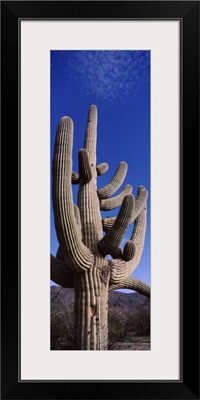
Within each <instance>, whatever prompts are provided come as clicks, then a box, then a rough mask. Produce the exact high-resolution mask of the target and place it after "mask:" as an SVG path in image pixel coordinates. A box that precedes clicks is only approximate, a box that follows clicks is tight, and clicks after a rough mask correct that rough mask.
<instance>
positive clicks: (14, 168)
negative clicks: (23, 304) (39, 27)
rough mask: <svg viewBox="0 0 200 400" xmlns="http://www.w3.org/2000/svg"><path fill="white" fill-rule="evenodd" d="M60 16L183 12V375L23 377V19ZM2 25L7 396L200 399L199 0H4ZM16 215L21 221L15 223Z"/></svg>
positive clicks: (164, 15)
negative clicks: (20, 352)
mask: <svg viewBox="0 0 200 400" xmlns="http://www.w3.org/2000/svg"><path fill="white" fill-rule="evenodd" d="M61 18H62V19H65V18H66V19H93V20H98V19H124V20H126V19H127V20H128V19H131V18H134V19H178V20H180V21H181V27H182V32H181V45H180V50H181V74H180V76H181V82H180V86H181V93H180V99H181V134H180V143H181V160H180V162H181V168H180V169H181V176H180V193H181V204H180V219H181V226H180V237H181V243H180V259H181V263H180V264H181V265H180V268H181V342H180V344H181V359H180V364H181V379H180V380H179V381H134V380H133V381H101V380H100V381H73V382H72V381H24V382H20V381H19V359H18V332H19V325H18V309H19V308H18V306H19V298H20V296H19V294H20V293H19V285H18V279H19V276H18V268H17V264H19V265H20V207H21V206H20V115H19V114H18V110H19V108H18V105H19V104H20V97H19V93H20V90H19V87H18V78H19V65H18V60H19V57H18V56H19V54H18V40H19V37H18V32H19V20H20V19H61ZM1 31H2V52H1V55H2V61H1V68H2V74H1V77H2V118H1V119H2V131H1V132H2V133H1V139H2V150H3V152H2V160H3V162H2V170H3V172H4V174H2V177H4V185H5V186H6V187H5V189H4V190H2V200H3V201H4V208H3V213H2V214H3V215H2V217H5V219H4V220H5V222H4V230H2V232H3V235H2V236H3V238H5V241H4V244H3V245H2V255H3V254H4V262H2V267H1V276H2V286H1V293H2V309H1V317H2V320H1V322H2V323H1V333H2V336H1V345H2V347H1V350H2V354H1V388H2V389H1V396H2V397H1V398H2V399H94V398H95V399H199V395H200V392H199V260H198V254H197V249H198V248H199V245H198V244H199V243H198V235H197V234H196V232H195V229H194V228H195V226H197V227H198V223H197V221H198V210H199V197H198V183H199V176H198V171H199V168H198V160H199V2H198V1H96V2H94V1H40V2H38V1H2V2H1ZM17 132H19V136H18V135H17ZM17 150H18V151H17ZM17 154H18V157H17ZM195 161H197V162H195ZM8 166H9V168H8ZM10 171H11V174H10ZM17 181H18V182H19V189H18V195H17V190H16V189H15V190H14V187H16V184H14V187H13V183H15V182H17ZM2 183H3V179H2ZM2 186H3V185H2ZM10 201H11V204H12V206H11V207H10ZM17 204H18V207H17ZM4 210H5V211H4ZM17 215H18V219H17V218H16V217H17ZM14 221H16V222H17V223H16V222H15V224H14ZM4 232H5V233H4ZM166 246H167V244H166ZM167 247H168V246H167ZM17 254H18V259H17ZM13 256H14V257H13ZM169 291H170V288H169ZM166 295H167V293H166ZM119 367H120V365H119ZM111 368H112V366H111ZM130 368H131V365H130Z"/></svg>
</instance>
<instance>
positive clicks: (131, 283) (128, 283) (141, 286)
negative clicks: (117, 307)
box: [109, 276, 151, 297]
mask: <svg viewBox="0 0 200 400" xmlns="http://www.w3.org/2000/svg"><path fill="white" fill-rule="evenodd" d="M116 289H131V290H135V291H136V292H138V293H141V294H143V295H144V296H146V297H150V292H151V287H150V286H149V285H147V284H146V283H144V282H142V281H140V280H139V279H136V278H132V277H131V276H130V277H128V278H125V279H124V280H122V281H120V282H119V283H115V284H111V285H110V286H109V291H111V290H116Z"/></svg>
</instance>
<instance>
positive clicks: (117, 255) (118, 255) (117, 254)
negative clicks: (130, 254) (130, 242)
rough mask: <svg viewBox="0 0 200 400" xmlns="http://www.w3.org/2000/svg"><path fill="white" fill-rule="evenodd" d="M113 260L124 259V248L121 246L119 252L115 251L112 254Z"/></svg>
mask: <svg viewBox="0 0 200 400" xmlns="http://www.w3.org/2000/svg"><path fill="white" fill-rule="evenodd" d="M111 256H112V258H120V257H122V258H123V251H122V248H121V247H120V246H119V247H118V248H117V250H115V251H113V252H112V254H111Z"/></svg>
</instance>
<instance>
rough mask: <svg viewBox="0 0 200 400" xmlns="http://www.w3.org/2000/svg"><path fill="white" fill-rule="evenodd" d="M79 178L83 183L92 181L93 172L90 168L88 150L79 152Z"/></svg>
mask: <svg viewBox="0 0 200 400" xmlns="http://www.w3.org/2000/svg"><path fill="white" fill-rule="evenodd" d="M78 160H79V176H80V179H81V181H82V182H83V183H88V182H90V181H91V179H92V171H91V167H90V162H89V157H88V153H87V150H86V149H81V150H79V153H78Z"/></svg>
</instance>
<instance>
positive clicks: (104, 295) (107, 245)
mask: <svg viewBox="0 0 200 400" xmlns="http://www.w3.org/2000/svg"><path fill="white" fill-rule="evenodd" d="M96 139H97V108H96V106H94V105H92V106H91V107H90V109H89V113H88V120H87V127H86V132H85V142H84V148H83V149H81V150H80V151H79V154H78V160H79V171H78V173H76V172H74V171H73V170H72V145H73V122H72V120H71V119H70V118H69V117H63V118H61V120H60V122H59V124H58V128H57V133H56V139H55V146H54V157H53V187H52V195H53V209H54V219H55V228H56V232H57V237H58V241H59V245H60V246H59V248H58V251H57V255H56V257H54V256H52V255H51V279H52V280H53V281H54V282H55V283H57V284H59V285H60V286H63V287H68V288H72V287H74V290H75V348H76V349H81V350H106V349H107V345H108V318H107V316H108V291H109V290H114V289H119V288H131V289H133V290H137V291H138V292H140V293H142V294H144V295H146V296H148V297H149V296H150V287H149V286H148V285H146V284H145V283H144V282H141V281H138V280H137V279H135V278H132V277H130V275H131V273H132V272H133V271H134V269H135V268H136V267H137V265H138V263H139V261H140V258H141V255H142V251H143V246H144V238H145V231H146V201H147V195H148V193H147V190H146V189H145V188H144V187H143V186H140V187H139V189H138V193H137V197H136V199H135V198H134V196H133V195H132V194H131V192H132V186H130V185H127V186H125V188H124V189H123V190H122V192H121V193H120V194H119V195H117V196H116V197H113V198H109V197H110V196H112V195H113V194H114V193H115V192H116V191H117V190H118V189H119V188H120V186H121V185H122V184H123V181H124V179H125V177H126V173H127V164H126V163H125V162H121V163H120V164H119V166H118V168H117V170H116V172H115V174H114V176H113V178H112V180H111V181H110V182H109V183H108V184H107V185H106V186H104V187H103V188H101V189H100V190H97V176H99V175H102V174H104V173H105V172H106V171H107V170H108V164H107V163H101V164H99V165H96ZM72 184H79V190H78V204H77V206H76V205H74V204H73V199H72ZM118 206H121V208H120V211H119V213H118V216H117V217H116V218H109V217H107V218H103V219H102V217H101V212H100V210H111V209H114V208H116V207H118ZM133 221H135V222H134V228H133V232H132V235H131V238H130V240H129V241H128V242H127V244H126V245H125V247H124V252H123V251H122V249H121V248H120V243H121V241H122V239H123V236H124V234H125V231H126V229H127V227H128V226H129V225H130V224H131V223H132V222H133ZM103 231H104V232H106V234H105V236H103ZM109 254H110V255H112V257H113V258H112V259H111V260H108V258H107V255H109Z"/></svg>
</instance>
